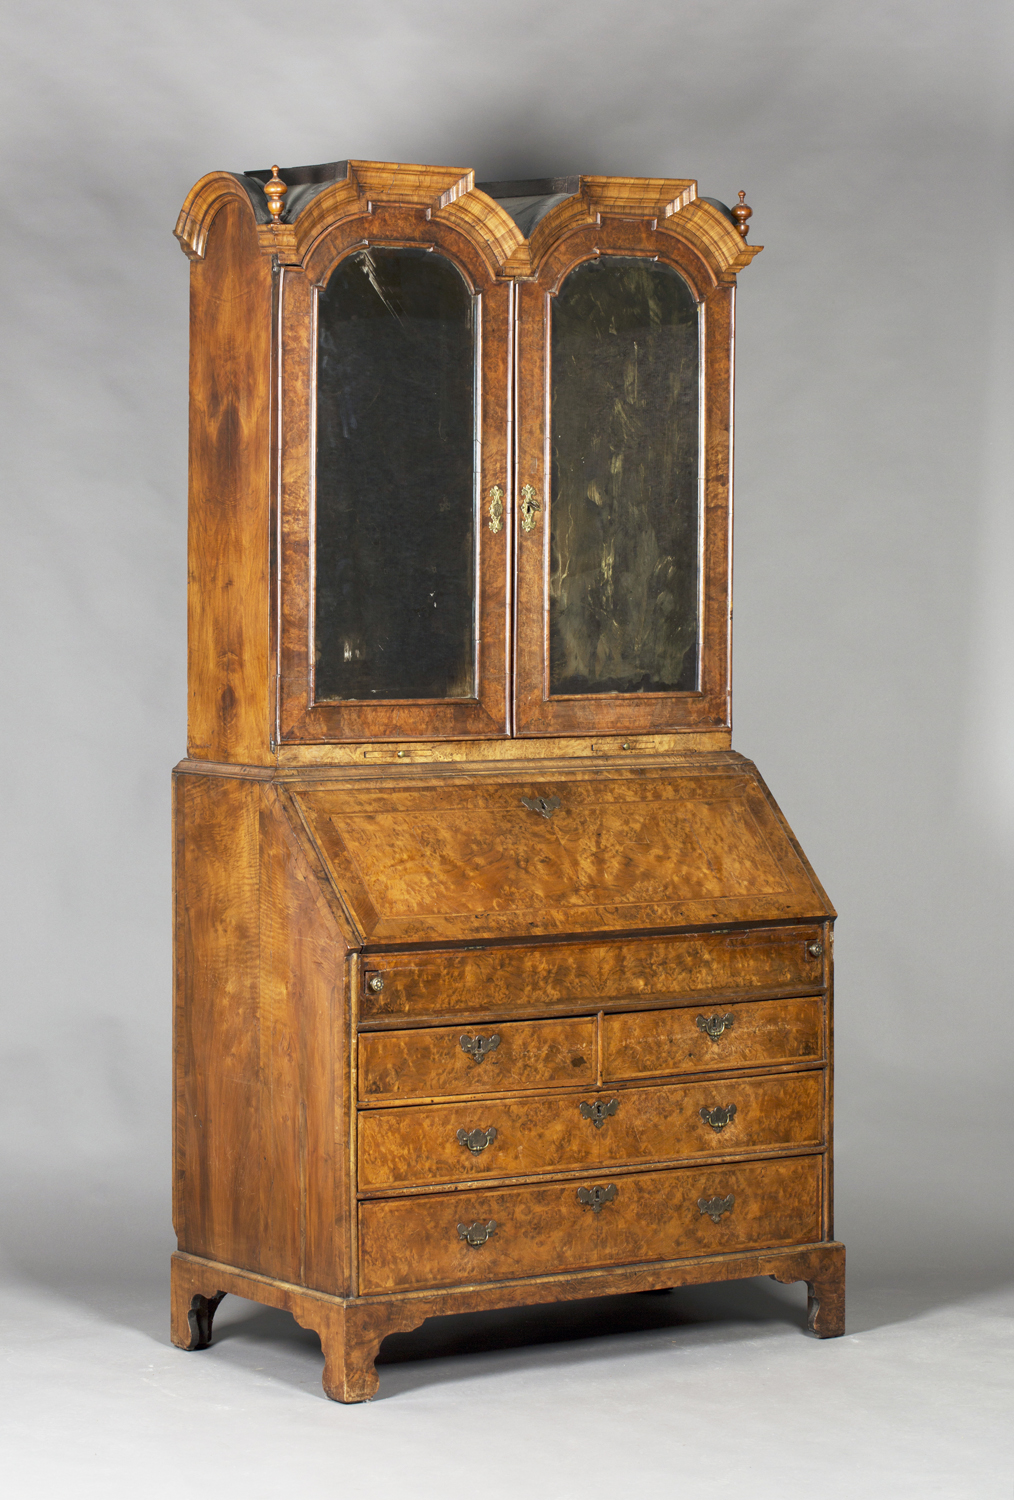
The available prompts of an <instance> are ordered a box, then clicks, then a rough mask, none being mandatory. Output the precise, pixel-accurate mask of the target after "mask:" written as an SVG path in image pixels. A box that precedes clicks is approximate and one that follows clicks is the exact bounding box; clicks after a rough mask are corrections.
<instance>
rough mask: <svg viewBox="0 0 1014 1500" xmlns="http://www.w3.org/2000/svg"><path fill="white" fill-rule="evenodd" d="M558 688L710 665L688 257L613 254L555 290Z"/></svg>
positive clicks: (675, 681) (654, 680)
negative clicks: (703, 618)
mask: <svg viewBox="0 0 1014 1500" xmlns="http://www.w3.org/2000/svg"><path fill="white" fill-rule="evenodd" d="M551 307H552V334H551V337H552V345H551V361H552V365H551V400H552V409H551V441H552V469H551V485H552V489H551V505H550V536H549V545H550V577H549V632H550V640H549V676H550V693H551V694H558V695H568V694H582V695H583V694H585V693H664V692H687V691H692V690H693V689H695V688H696V687H697V677H698V666H697V663H698V654H699V651H698V634H699V628H698V625H699V622H698V616H699V606H698V574H699V562H698V551H699V535H700V521H699V500H698V474H699V469H700V456H699V447H700V438H699V417H698V405H699V401H698V398H699V387H700V350H699V337H698V322H699V320H698V310H697V304H696V302H695V301H694V297H693V293H692V292H691V290H690V288H689V287H688V286H687V284H686V282H685V281H684V280H683V278H682V276H680V275H679V273H678V272H677V271H674V270H673V269H672V268H671V267H670V266H666V265H663V264H661V262H659V261H656V260H649V259H646V258H640V257H633V256H619V255H603V256H600V257H598V258H597V259H595V260H592V261H587V262H585V263H584V264H582V265H580V266H578V267H576V268H575V270H573V271H572V272H571V273H570V275H569V276H567V278H566V279H565V281H564V282H563V284H562V286H561V287H560V290H559V292H558V293H557V294H556V296H555V297H554V298H553V299H552V302H551Z"/></svg>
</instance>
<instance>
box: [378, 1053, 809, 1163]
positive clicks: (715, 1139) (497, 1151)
mask: <svg viewBox="0 0 1014 1500" xmlns="http://www.w3.org/2000/svg"><path fill="white" fill-rule="evenodd" d="M823 1099H824V1074H823V1071H820V1072H813V1073H788V1074H784V1075H782V1076H780V1077H771V1078H737V1079H734V1080H732V1081H731V1082H730V1081H729V1080H728V1079H726V1080H723V1081H719V1082H715V1083H685V1084H671V1085H668V1086H667V1087H665V1088H634V1089H632V1088H627V1089H618V1090H617V1091H616V1092H612V1093H611V1092H608V1091H605V1092H603V1091H598V1092H590V1093H587V1094H563V1095H561V1094H556V1095H553V1096H550V1097H545V1096H543V1097H541V1098H534V1099H497V1100H491V1101H490V1102H489V1103H484V1102H483V1101H482V1100H471V1101H469V1102H468V1103H462V1104H433V1105H418V1106H416V1107H415V1108H412V1109H377V1110H364V1111H363V1112H362V1113H361V1114H360V1116H359V1188H360V1191H361V1192H364V1193H365V1192H384V1191H385V1190H390V1189H391V1188H397V1187H426V1186H430V1185H433V1186H436V1185H437V1184H440V1183H456V1182H467V1181H469V1180H473V1181H474V1180H475V1179H476V1178H480V1177H511V1176H523V1175H528V1174H535V1173H543V1172H545V1173H547V1174H548V1173H553V1172H567V1171H581V1170H583V1169H585V1168H589V1169H591V1168H595V1169H598V1168H602V1167H608V1166H618V1165H621V1164H631V1163H636V1162H657V1161H663V1160H667V1159H669V1160H671V1159H689V1158H694V1157H708V1156H735V1155H738V1153H740V1152H747V1151H761V1150H763V1151H766V1152H769V1153H770V1152H771V1151H777V1150H788V1149H791V1148H793V1147H796V1148H799V1147H807V1146H809V1147H814V1146H820V1145H821V1144H822V1143H823V1139H824V1119H823V1116H824V1110H823ZM582 1105H583V1106H584V1112H582ZM596 1106H597V1109H596ZM702 1111H704V1112H705V1113H702ZM705 1115H706V1117H705Z"/></svg>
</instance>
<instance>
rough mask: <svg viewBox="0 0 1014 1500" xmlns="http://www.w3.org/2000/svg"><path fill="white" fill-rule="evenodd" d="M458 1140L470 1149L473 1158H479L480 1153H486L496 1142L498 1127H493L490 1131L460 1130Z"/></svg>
mask: <svg viewBox="0 0 1014 1500" xmlns="http://www.w3.org/2000/svg"><path fill="white" fill-rule="evenodd" d="M458 1140H459V1141H460V1142H461V1144H462V1145H463V1146H467V1147H468V1149H469V1151H471V1153H472V1155H473V1156H478V1155H479V1152H480V1151H485V1149H486V1147H487V1146H492V1144H493V1142H494V1141H495V1140H496V1126H495V1125H491V1126H490V1127H489V1129H488V1130H459V1131H458Z"/></svg>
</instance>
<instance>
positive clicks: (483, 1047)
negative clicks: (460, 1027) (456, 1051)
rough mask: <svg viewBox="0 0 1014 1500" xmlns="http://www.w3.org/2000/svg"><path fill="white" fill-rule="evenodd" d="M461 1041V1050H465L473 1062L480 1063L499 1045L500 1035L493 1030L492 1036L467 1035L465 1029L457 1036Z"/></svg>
mask: <svg viewBox="0 0 1014 1500" xmlns="http://www.w3.org/2000/svg"><path fill="white" fill-rule="evenodd" d="M458 1041H459V1042H460V1043H461V1050H462V1052H467V1053H468V1055H469V1057H470V1058H471V1059H472V1061H473V1062H476V1063H481V1062H482V1061H483V1060H484V1059H485V1058H486V1057H488V1056H489V1054H490V1053H491V1052H495V1051H496V1049H497V1048H498V1047H499V1045H500V1037H499V1035H498V1033H497V1032H495V1031H494V1033H493V1035H492V1036H487V1037H481V1036H469V1035H468V1033H467V1031H466V1032H465V1034H464V1035H463V1036H460V1037H459V1038H458Z"/></svg>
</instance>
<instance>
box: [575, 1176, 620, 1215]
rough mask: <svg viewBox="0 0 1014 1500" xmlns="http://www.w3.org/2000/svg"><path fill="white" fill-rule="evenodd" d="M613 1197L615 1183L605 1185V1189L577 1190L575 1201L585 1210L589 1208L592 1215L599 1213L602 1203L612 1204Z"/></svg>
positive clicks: (614, 1194) (584, 1188)
mask: <svg viewBox="0 0 1014 1500" xmlns="http://www.w3.org/2000/svg"><path fill="white" fill-rule="evenodd" d="M615 1197H616V1184H615V1182H610V1183H607V1185H606V1186H605V1187H593V1188H586V1187H580V1188H578V1190H577V1201H578V1202H579V1203H583V1204H584V1206H585V1208H590V1209H591V1211H592V1213H593V1214H599V1213H601V1212H602V1205H603V1203H612V1201H613V1199H614V1198H615Z"/></svg>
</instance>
